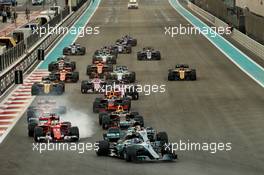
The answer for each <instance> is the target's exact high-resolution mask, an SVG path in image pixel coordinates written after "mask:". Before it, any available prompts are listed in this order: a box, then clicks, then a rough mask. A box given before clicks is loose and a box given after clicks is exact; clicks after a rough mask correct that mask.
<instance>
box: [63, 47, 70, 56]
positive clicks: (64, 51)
mask: <svg viewBox="0 0 264 175" xmlns="http://www.w3.org/2000/svg"><path fill="white" fill-rule="evenodd" d="M63 55H69V52H68V48H67V47H65V48H64V49H63Z"/></svg>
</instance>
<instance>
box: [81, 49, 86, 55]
mask: <svg viewBox="0 0 264 175" xmlns="http://www.w3.org/2000/svg"><path fill="white" fill-rule="evenodd" d="M85 53H86V48H85V47H82V48H80V55H85Z"/></svg>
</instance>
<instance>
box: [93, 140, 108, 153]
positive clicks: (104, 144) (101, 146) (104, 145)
mask: <svg viewBox="0 0 264 175" xmlns="http://www.w3.org/2000/svg"><path fill="white" fill-rule="evenodd" d="M108 153H109V142H108V141H106V140H102V141H99V142H98V150H97V152H96V154H97V155H98V156H107V155H108Z"/></svg>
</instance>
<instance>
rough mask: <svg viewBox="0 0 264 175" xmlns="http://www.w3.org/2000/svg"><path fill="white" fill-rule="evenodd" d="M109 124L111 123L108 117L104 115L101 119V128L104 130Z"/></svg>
mask: <svg viewBox="0 0 264 175" xmlns="http://www.w3.org/2000/svg"><path fill="white" fill-rule="evenodd" d="M110 122H111V119H110V117H109V116H108V115H104V116H103V117H102V128H103V129H105V130H106V129H108V128H109V126H110Z"/></svg>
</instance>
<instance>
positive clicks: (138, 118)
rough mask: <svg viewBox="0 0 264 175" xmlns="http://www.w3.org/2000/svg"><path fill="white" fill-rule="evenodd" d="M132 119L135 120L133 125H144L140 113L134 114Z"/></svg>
mask: <svg viewBox="0 0 264 175" xmlns="http://www.w3.org/2000/svg"><path fill="white" fill-rule="evenodd" d="M134 120H135V121H136V123H135V125H138V124H139V125H140V126H141V127H144V118H143V117H142V116H141V115H136V116H135V118H134Z"/></svg>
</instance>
